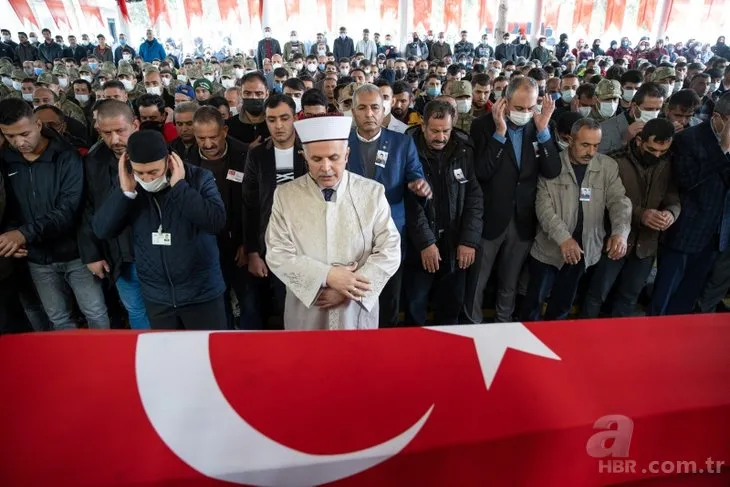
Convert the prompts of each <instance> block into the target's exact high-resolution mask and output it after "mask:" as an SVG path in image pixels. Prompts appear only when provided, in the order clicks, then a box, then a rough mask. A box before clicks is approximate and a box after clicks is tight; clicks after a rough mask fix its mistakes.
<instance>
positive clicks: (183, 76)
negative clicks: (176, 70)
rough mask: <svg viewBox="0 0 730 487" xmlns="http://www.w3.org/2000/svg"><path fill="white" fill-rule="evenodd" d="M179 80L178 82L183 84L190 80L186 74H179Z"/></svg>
mask: <svg viewBox="0 0 730 487" xmlns="http://www.w3.org/2000/svg"><path fill="white" fill-rule="evenodd" d="M177 79H178V81H182V82H183V83H185V82H186V81H187V80H188V76H187V75H185V74H178V75H177Z"/></svg>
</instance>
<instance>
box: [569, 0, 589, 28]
mask: <svg viewBox="0 0 730 487" xmlns="http://www.w3.org/2000/svg"><path fill="white" fill-rule="evenodd" d="M592 14H593V0H576V2H575V7H574V9H573V30H574V31H579V32H581V35H587V34H588V31H589V29H590V24H591V15H592ZM579 29H580V30H579Z"/></svg>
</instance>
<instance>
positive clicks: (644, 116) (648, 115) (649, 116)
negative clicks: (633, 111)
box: [637, 109, 659, 123]
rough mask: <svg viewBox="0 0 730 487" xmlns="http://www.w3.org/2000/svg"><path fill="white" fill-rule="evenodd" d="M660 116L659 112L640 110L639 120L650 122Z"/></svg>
mask: <svg viewBox="0 0 730 487" xmlns="http://www.w3.org/2000/svg"><path fill="white" fill-rule="evenodd" d="M658 116H659V110H642V109H639V118H638V119H637V120H638V121H639V122H644V123H646V122H648V121H649V120H654V119H655V118H657V117H658Z"/></svg>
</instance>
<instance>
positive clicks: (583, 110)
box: [578, 107, 593, 118]
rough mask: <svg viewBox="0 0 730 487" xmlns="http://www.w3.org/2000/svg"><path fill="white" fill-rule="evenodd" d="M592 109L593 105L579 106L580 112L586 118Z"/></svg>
mask: <svg viewBox="0 0 730 487" xmlns="http://www.w3.org/2000/svg"><path fill="white" fill-rule="evenodd" d="M592 109H593V107H578V113H580V116H581V117H583V118H585V117H587V116H588V115H590V114H591V110H592Z"/></svg>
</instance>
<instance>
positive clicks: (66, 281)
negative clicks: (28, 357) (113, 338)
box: [28, 259, 109, 330]
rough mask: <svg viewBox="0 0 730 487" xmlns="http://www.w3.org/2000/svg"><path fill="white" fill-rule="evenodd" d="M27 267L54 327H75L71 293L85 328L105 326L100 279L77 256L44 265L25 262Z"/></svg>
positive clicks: (107, 318)
mask: <svg viewBox="0 0 730 487" xmlns="http://www.w3.org/2000/svg"><path fill="white" fill-rule="evenodd" d="M28 268H29V269H30V276H31V278H32V279H33V284H35V287H36V289H37V290H38V296H39V297H40V298H41V303H43V309H45V310H46V313H47V314H48V319H50V320H51V324H52V325H53V329H54V330H71V329H74V328H76V327H77V326H76V322H75V321H74V320H73V318H72V312H73V298H74V297H76V302H77V303H78V305H79V308H80V309H81V312H82V313H83V314H84V316H85V317H86V322H87V324H88V325H89V328H109V315H108V314H107V312H106V302H105V301H104V292H103V291H102V288H101V281H100V280H99V279H97V278H96V277H95V276H94V275H93V274H92V273H91V272H89V269H87V268H86V266H85V265H84V264H83V263H82V262H81V259H75V260H72V261H69V262H54V263H52V264H47V265H41V264H34V263H32V262H29V263H28ZM72 293H73V296H72Z"/></svg>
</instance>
